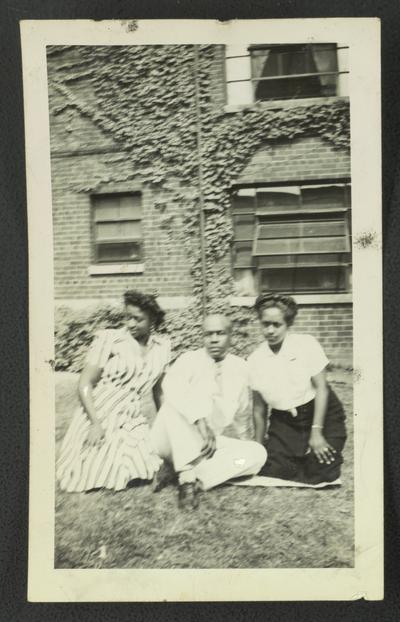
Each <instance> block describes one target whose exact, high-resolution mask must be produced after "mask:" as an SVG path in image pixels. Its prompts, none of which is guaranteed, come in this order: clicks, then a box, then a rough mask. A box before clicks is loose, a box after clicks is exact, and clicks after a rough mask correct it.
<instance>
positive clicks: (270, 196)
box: [257, 188, 300, 213]
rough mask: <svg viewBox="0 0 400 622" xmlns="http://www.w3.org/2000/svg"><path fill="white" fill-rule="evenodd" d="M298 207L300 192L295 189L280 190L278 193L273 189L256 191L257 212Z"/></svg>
mask: <svg viewBox="0 0 400 622" xmlns="http://www.w3.org/2000/svg"><path fill="white" fill-rule="evenodd" d="M298 207H300V190H299V189H297V188H292V189H290V188H288V189H287V190H285V189H282V190H280V191H279V192H278V191H276V190H275V191H274V189H273V188H271V190H267V189H266V188H264V189H260V190H257V211H258V210H262V211H263V212H264V210H268V209H269V210H285V209H297V208H298ZM266 213H268V212H266Z"/></svg>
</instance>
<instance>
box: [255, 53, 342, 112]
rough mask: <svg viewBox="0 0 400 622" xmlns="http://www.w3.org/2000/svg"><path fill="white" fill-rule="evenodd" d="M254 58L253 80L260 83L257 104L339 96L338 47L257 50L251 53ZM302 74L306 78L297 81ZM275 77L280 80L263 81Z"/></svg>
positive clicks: (257, 87) (256, 93) (256, 88)
mask: <svg viewBox="0 0 400 622" xmlns="http://www.w3.org/2000/svg"><path fill="white" fill-rule="evenodd" d="M250 54H251V62H252V78H253V80H256V81H255V82H254V84H255V98H256V100H269V99H293V98H294V99H296V98H303V97H304V98H306V97H328V96H332V95H335V94H336V82H337V75H336V73H335V72H337V56H336V45H335V44H330V43H328V44H315V45H290V46H279V45H277V46H273V47H271V48H269V49H265V48H263V49H262V48H258V49H257V48H256V47H255V46H254V47H253V48H251V49H250ZM299 74H300V76H302V77H295V76H296V75H299ZM303 74H322V75H310V76H306V75H303ZM279 76H289V77H288V78H279ZM290 76H294V77H293V78H292V77H290ZM275 77H276V79H269V80H259V78H275Z"/></svg>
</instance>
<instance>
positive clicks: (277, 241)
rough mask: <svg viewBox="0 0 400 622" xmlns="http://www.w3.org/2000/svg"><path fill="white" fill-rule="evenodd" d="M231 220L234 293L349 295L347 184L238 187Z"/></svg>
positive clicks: (348, 187) (349, 246)
mask: <svg viewBox="0 0 400 622" xmlns="http://www.w3.org/2000/svg"><path fill="white" fill-rule="evenodd" d="M232 216H233V226H234V244H233V268H234V275H235V280H236V285H237V291H238V293H240V294H243V295H254V294H256V293H257V292H259V291H279V292H285V293H289V294H290V293H293V294H294V293H322V292H324V293H334V292H346V291H349V289H350V267H351V242H350V236H351V230H350V227H351V221H350V186H349V185H348V184H328V183H326V184H312V185H301V186H300V185H298V186H294V185H290V186H283V187H261V188H241V189H238V190H237V191H236V192H235V193H234V197H233V207H232Z"/></svg>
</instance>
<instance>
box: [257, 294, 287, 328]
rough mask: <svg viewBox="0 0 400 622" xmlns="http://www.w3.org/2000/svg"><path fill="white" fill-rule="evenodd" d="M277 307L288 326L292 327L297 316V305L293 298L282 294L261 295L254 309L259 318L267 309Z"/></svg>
mask: <svg viewBox="0 0 400 622" xmlns="http://www.w3.org/2000/svg"><path fill="white" fill-rule="evenodd" d="M273 307H276V308H278V309H280V310H281V311H282V313H283V317H284V318H285V322H286V324H287V325H288V326H292V324H293V322H294V319H295V317H296V315H297V303H296V301H295V300H294V299H293V298H292V297H291V296H284V295H282V294H260V295H259V296H258V297H257V299H256V302H255V304H254V309H255V311H256V312H257V315H258V317H259V318H261V314H262V312H263V311H264V310H265V309H271V308H273Z"/></svg>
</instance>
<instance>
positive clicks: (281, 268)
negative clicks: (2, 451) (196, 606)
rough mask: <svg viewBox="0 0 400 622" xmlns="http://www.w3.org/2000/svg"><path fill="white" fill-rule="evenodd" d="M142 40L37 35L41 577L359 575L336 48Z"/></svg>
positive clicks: (346, 204) (350, 196)
mask: <svg viewBox="0 0 400 622" xmlns="http://www.w3.org/2000/svg"><path fill="white" fill-rule="evenodd" d="M320 21H325V20H320ZM328 21H329V20H328ZM137 29H138V31H140V23H139V27H138V23H136V22H130V23H129V24H126V25H125V32H128V33H129V34H130V36H131V37H132V42H131V43H129V44H128V43H127V42H126V41H125V42H122V43H121V44H115V42H113V44H112V45H111V44H102V43H97V42H95V41H91V42H88V43H86V44H85V43H84V42H82V41H77V42H72V43H69V44H67V43H65V42H63V41H59V40H58V41H57V40H55V41H54V42H52V41H51V40H50V41H48V42H46V45H45V46H44V51H45V70H46V98H47V104H48V136H49V154H48V157H49V175H50V184H49V188H48V193H49V194H48V198H49V201H50V204H51V214H50V221H51V231H50V235H51V240H52V249H53V250H52V273H51V280H52V284H51V289H52V292H53V300H52V301H50V302H51V304H52V305H53V312H54V327H53V328H54V331H53V339H54V357H50V358H49V360H48V367H51V372H50V373H51V374H52V378H53V382H54V394H53V399H54V402H53V403H54V411H53V412H54V439H53V441H51V442H52V445H51V447H52V450H53V455H52V461H53V475H52V481H53V486H54V488H53V490H54V495H53V497H52V501H53V503H54V505H53V507H54V522H53V524H52V527H51V530H52V531H51V533H52V534H53V543H54V550H53V568H54V569H55V570H71V571H72V570H87V569H92V570H93V569H96V570H98V571H100V572H105V571H106V570H111V569H120V570H131V569H135V570H143V569H146V570H148V569H159V570H174V569H177V570H178V569H203V570H207V569H354V568H355V566H356V558H355V550H356V542H355V529H356V517H355V494H354V482H355V469H356V464H357V463H356V457H355V451H354V442H353V441H354V434H353V431H354V422H355V416H357V414H358V413H356V412H355V409H354V407H353V388H354V385H355V383H357V382H358V381H359V380H360V376H361V375H362V374H361V372H360V370H359V368H358V367H357V365H355V363H354V357H353V333H354V312H353V310H354V307H353V302H354V295H353V294H354V291H355V289H356V287H353V279H352V273H353V255H354V252H353V251H354V246H355V240H354V236H353V225H352V223H353V224H354V218H353V215H352V214H353V209H352V208H354V203H355V202H356V201H357V190H356V191H355V192H354V190H353V184H352V181H353V160H352V149H353V145H352V142H351V132H350V127H351V123H350V120H351V114H350V110H353V108H352V106H353V103H352V97H353V92H352V90H351V88H350V85H351V79H352V71H353V66H352V64H351V62H350V60H351V53H352V48H351V40H349V36H348V35H347V34H346V32H344V33H342V32H341V30H340V29H337V30H336V31H335V33H336V34H335V37H334V38H333V37H332V29H331V30H330V32H329V33H328V34H327V35H326V36H325V37H323V36H321V35H320V36H319V37H318V36H317V37H316V36H314V35H313V32H312V30H310V31H309V32H308V34H307V29H306V28H303V30H302V32H301V33H300V35H302V38H300V37H299V36H294V37H293V38H290V37H288V36H283V37H282V39H281V40H279V39H277V34H276V33H271V30H270V29H268V28H266V29H265V30H264V31H263V36H262V37H261V36H260V30H258V31H257V32H255V33H254V36H253V37H252V36H251V35H252V32H251V29H249V28H247V29H245V33H244V34H243V36H241V37H240V38H238V37H237V36H236V37H226V41H218V40H217V41H216V42H209V41H200V42H197V41H196V40H193V41H189V42H179V43H165V42H163V41H160V43H155V42H154V41H152V42H149V43H143V42H141V41H139V42H137V43H136V42H135V34H136V30H137ZM328 35H329V36H328ZM352 114H353V113H352ZM368 235H371V233H370V232H368V231H367V232H365V233H361V235H360V229H359V228H358V231H357V240H356V243H357V245H358V248H360V247H362V246H363V244H364V246H366V247H368V245H369V242H368V240H369V238H368ZM363 236H364V237H363ZM366 252H368V250H367V251H366Z"/></svg>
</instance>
